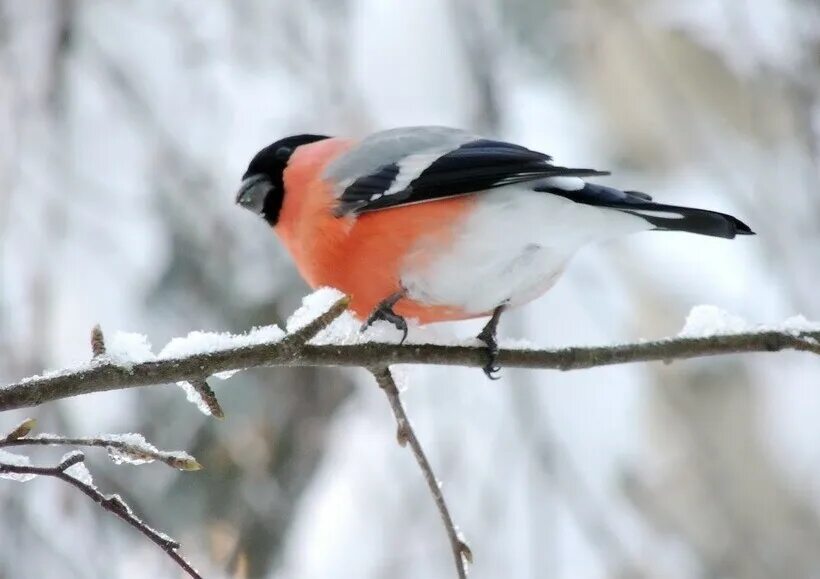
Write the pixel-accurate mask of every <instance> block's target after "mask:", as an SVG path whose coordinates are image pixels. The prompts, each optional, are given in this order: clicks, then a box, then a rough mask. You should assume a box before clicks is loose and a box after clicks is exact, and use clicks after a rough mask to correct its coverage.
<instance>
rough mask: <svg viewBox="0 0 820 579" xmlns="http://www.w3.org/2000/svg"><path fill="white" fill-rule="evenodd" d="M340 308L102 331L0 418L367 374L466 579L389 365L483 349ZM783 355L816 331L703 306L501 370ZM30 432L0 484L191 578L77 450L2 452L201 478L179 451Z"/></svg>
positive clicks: (306, 303)
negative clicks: (63, 495) (104, 453)
mask: <svg viewBox="0 0 820 579" xmlns="http://www.w3.org/2000/svg"><path fill="white" fill-rule="evenodd" d="M347 305H348V300H347V298H346V297H345V296H344V295H342V294H341V293H339V292H338V291H336V290H332V289H327V288H325V289H322V290H319V291H317V292H315V293H314V294H311V295H310V296H307V297H306V298H305V299H304V300H303V306H302V308H300V309H299V310H298V311H297V312H296V313H295V314H294V315H293V316H292V317H291V318H290V319H289V320H288V323H287V325H286V330H283V329H281V328H279V327H278V326H266V327H263V328H254V329H253V330H251V331H250V332H248V333H246V334H241V335H231V334H226V333H221V334H220V333H212V332H191V333H190V334H189V335H188V336H186V337H184V338H175V339H173V340H171V341H170V342H169V343H168V345H166V346H165V348H163V349H162V350H161V351H160V352H159V354H154V353H153V352H152V350H151V347H150V344H149V343H148V340H147V339H146V338H145V336H141V335H138V334H124V333H116V334H114V337H113V339H112V340H111V341H110V342H108V343H106V341H105V339H104V336H103V333H102V330H101V329H100V328H99V327H95V328H94V329H93V331H92V335H91V346H92V353H93V357H92V359H91V360H90V361H89V362H87V363H85V364H83V365H81V366H78V367H74V368H66V369H63V370H59V371H56V372H49V373H46V374H44V375H42V376H33V377H31V378H26V379H24V380H21V381H19V382H17V383H14V384H9V385H8V386H4V387H0V411H3V410H11V409H15V408H23V407H31V406H38V405H40V404H43V403H46V402H50V401H54V400H59V399H62V398H69V397H72V396H78V395H81V394H87V393H90V392H102V391H107V390H118V389H125V388H133V387H137V386H147V385H151V384H162V383H169V382H174V383H176V384H178V385H180V386H182V387H183V388H184V389H185V391H186V394H187V395H188V398H189V400H191V401H192V402H195V403H196V404H197V406H198V407H199V408H200V410H202V411H203V412H204V413H206V414H209V415H213V416H216V417H221V416H222V414H223V413H222V409H221V406H220V405H219V402H218V400H217V398H216V395H215V393H214V392H213V390H212V389H211V387H210V385H209V384H208V382H207V380H208V379H209V378H211V377H215V378H219V379H223V380H224V379H228V378H230V377H231V376H233V375H234V374H235V373H236V372H239V371H241V370H244V369H247V368H254V367H260V366H348V367H361V368H365V369H367V370H369V371H370V372H371V373H372V374H373V376H374V377H375V378H376V382H377V383H378V384H379V386H380V387H381V389H382V391H383V392H384V393H385V395H386V396H387V399H388V402H389V403H390V407H391V409H392V411H393V414H394V417H395V419H396V423H397V427H398V430H397V439H398V442H399V444H400V445H401V446H407V445H409V446H410V449H411V450H412V452H413V456H414V457H415V459H416V461H417V463H418V464H419V467H420V469H421V471H422V474H423V475H424V478H425V481H426V483H427V486H428V489H429V491H430V494H431V496H432V498H433V500H434V502H435V504H436V507H437V508H438V511H439V514H440V515H441V518H442V521H443V522H444V526H445V529H446V531H447V536H448V539H449V542H450V546H451V549H452V552H453V557H454V559H455V564H456V571H457V574H458V577H459V578H464V577H466V574H467V564H468V563H470V562H471V561H472V553H471V552H470V549H469V547H468V546H467V544H466V543H465V542H464V541H463V539H462V538H461V537H460V535H459V532H458V530H457V527H456V526H455V524H454V522H453V519H452V516H451V515H450V511H449V509H448V507H447V504H446V502H445V500H444V496H443V494H442V492H441V489H440V487H439V483H438V481H437V479H436V477H435V474H434V472H433V469H432V466H431V465H430V462H429V460H428V459H427V456H426V453H425V452H424V449H423V447H422V445H421V442H420V441H419V439H418V437H417V436H416V433H415V432H414V430H413V428H412V425H411V423H410V420H409V418H408V417H407V414H406V412H405V410H404V407H403V405H402V403H401V398H400V395H399V390H398V388H397V386H396V383H395V379H394V377H393V374H392V373H391V371H390V369H389V366H391V365H393V364H436V365H450V366H468V367H476V368H481V367H483V366H484V365H485V364H486V361H487V352H486V349H485V348H484V347H483V346H482V345H481V344H480V343H479V342H477V341H476V340H470V341H467V342H460V343H459V342H456V343H454V342H444V343H440V342H439V343H431V342H433V341H432V340H430V339H429V336H424V334H423V333H422V334H421V335H420V336H419V335H418V334H415V335H414V334H412V333H411V336H410V339H409V340H408V341H407V342H405V343H404V344H403V345H397V344H395V343H391V341H392V340H393V339H394V338H395V336H393V335H392V334H390V333H389V332H387V333H386V329H385V328H384V327H382V328H378V327H377V328H370V329H369V330H368V331H367V332H365V333H364V334H362V333H361V332H360V331H359V324H358V322H357V321H356V320H355V319H354V318H353V317H352V315H351V314H350V313H349V312H347ZM502 346H503V344H502ZM781 350H796V351H802V352H810V353H814V354H820V324H818V323H814V322H809V321H807V320H806V319H804V318H802V317H796V318H791V319H789V320H787V321H786V322H784V323H783V324H780V325H778V326H774V327H766V326H752V325H750V324H748V323H747V322H745V321H744V320H742V319H740V318H738V317H736V316H732V315H730V314H727V313H725V312H722V311H720V310H718V309H717V308H715V307H713V306H699V307H697V308H694V309H693V310H692V312H691V313H690V315H689V317H688V319H687V322H686V325H685V327H684V328H683V330H682V331H681V332H680V334H678V335H677V336H674V337H669V338H663V339H659V340H655V341H641V342H636V343H631V344H620V345H613V346H596V347H568V348H561V349H541V350H538V349H530V348H502V349H501V351H500V352H499V355H498V362H499V364H500V365H501V366H502V367H517V368H540V369H553V370H578V369H584V368H594V367H599V366H606V365H611V364H624V363H629V362H650V361H663V362H671V361H674V360H683V359H689V358H697V357H704V356H715V355H722V354H738V353H749V352H777V351H781ZM33 425H34V424H33V422H32V421H24V422H23V423H21V424H19V425H18V426H17V427H15V428H14V429H13V430H12V431H11V432H10V433H9V434H8V435H6V437H5V438H0V477H4V478H16V480H27V478H30V477H31V476H33V475H47V476H54V477H57V478H60V479H62V480H65V481H66V482H69V483H70V484H72V485H74V486H76V487H78V488H80V489H81V490H82V491H83V492H85V493H86V494H87V495H88V496H90V497H91V498H92V499H94V500H95V501H96V502H98V503H100V504H101V505H102V506H103V507H104V508H106V509H107V510H110V511H112V512H114V513H115V514H117V515H118V516H120V517H121V518H123V519H124V520H126V521H127V522H129V523H130V524H132V525H133V526H135V527H137V528H138V529H140V530H141V531H142V532H143V534H145V535H146V536H148V537H149V538H150V539H151V540H152V541H154V542H155V543H157V544H158V545H160V547H162V548H163V550H165V551H166V552H167V553H168V554H169V556H171V557H172V558H173V559H174V560H175V561H177V563H178V564H179V565H181V566H182V567H183V568H184V569H185V570H186V571H187V572H188V574H189V575H191V576H192V577H198V575H197V574H196V571H194V570H193V569H192V568H191V567H190V565H188V563H187V562H186V561H185V560H184V559H182V558H181V557H180V556H179V554H178V553H177V549H178V547H179V545H178V544H177V543H176V542H174V541H173V540H171V539H168V538H166V537H165V536H164V535H162V534H160V533H157V532H156V531H153V530H152V529H150V527H147V526H146V525H144V523H142V522H141V521H139V520H138V519H136V517H134V516H133V513H132V512H131V510H130V509H129V508H128V507H127V506H126V505H125V503H123V502H122V500H121V499H119V497H105V496H104V495H102V494H101V493H99V491H97V490H96V488H95V487H93V485H92V484H91V482H90V475H89V474H87V472H88V471H87V470H84V473H81V474H83V476H72V475H71V474H69V469H71V468H79V467H80V466H82V465H81V464H80V463H81V462H82V453H79V451H75V453H74V454H71V455H66V457H65V458H64V460H63V461H62V462H61V463H60V464H59V465H57V466H55V467H35V466H32V465H31V462H30V460H29V459H28V457H26V456H22V455H17V454H12V453H9V452H6V451H5V450H2V447H4V446H5V447H8V446H24V445H28V446H32V445H53V444H59V445H72V446H85V447H103V448H107V449H108V451H109V454H110V455H111V456H112V459H114V460H115V461H120V460H121V461H127V462H137V463H139V462H149V461H152V460H159V461H162V462H165V463H166V464H169V465H170V466H173V467H174V468H179V469H182V470H195V469H197V468H199V463H198V462H196V460H195V459H193V457H190V456H189V455H187V454H186V453H182V452H180V451H176V452H170V453H169V452H163V451H159V450H158V449H156V448H155V447H154V446H153V445H150V444H149V443H147V442H146V441H145V439H144V438H142V437H141V436H140V435H136V434H128V435H105V436H100V437H96V438H68V437H60V436H56V435H39V436H32V437H28V434H29V432H30V430H31V428H32V427H33ZM77 457H79V458H77ZM69 463H70V464H69ZM82 468H83V469H84V466H83V467H82ZM83 481H85V482H83Z"/></svg>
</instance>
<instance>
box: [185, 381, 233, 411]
mask: <svg viewBox="0 0 820 579" xmlns="http://www.w3.org/2000/svg"><path fill="white" fill-rule="evenodd" d="M233 373H235V372H233ZM233 373H230V374H229V373H228V372H221V373H220V374H221V375H228V376H231V375H233ZM177 386H179V387H180V388H182V391H183V392H185V398H186V399H187V400H188V402H190V403H191V404H193V405H194V406H196V407H197V408H198V409H199V411H200V412H201V413H202V414H204V415H205V416H213V413H212V412H211V408H210V406H208V403H207V402H205V400H204V399H203V398H202V396H200V395H199V392H197V391H196V388H194V387H193V386H192V385H191V383H190V382H188V381H186V380H182V381H180V382H177Z"/></svg>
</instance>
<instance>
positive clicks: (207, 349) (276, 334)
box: [157, 325, 285, 360]
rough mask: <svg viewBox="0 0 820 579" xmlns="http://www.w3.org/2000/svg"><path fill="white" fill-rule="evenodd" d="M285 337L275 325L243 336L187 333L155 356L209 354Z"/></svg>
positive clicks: (171, 356) (262, 327)
mask: <svg viewBox="0 0 820 579" xmlns="http://www.w3.org/2000/svg"><path fill="white" fill-rule="evenodd" d="M284 336H285V332H283V331H282V328H280V327H279V326H277V325H270V326H260V327H255V328H252V329H251V330H250V331H248V332H246V333H244V334H231V333H230V332H202V331H199V330H197V331H194V332H189V333H188V335H187V336H185V337H184V338H173V339H171V341H170V342H168V343H167V344H166V345H165V347H164V348H163V349H162V351H161V352H160V353H159V354H158V355H157V359H158V360H167V359H170V358H182V357H184V356H192V355H195V354H209V353H213V352H219V351H222V350H231V349H234V348H244V347H247V346H256V345H259V344H275V343H276V342H278V341H279V340H281V339H282V338H283V337H284Z"/></svg>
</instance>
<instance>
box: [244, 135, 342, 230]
mask: <svg viewBox="0 0 820 579" xmlns="http://www.w3.org/2000/svg"><path fill="white" fill-rule="evenodd" d="M327 138H329V137H326V136H324V135H293V136H291V137H286V138H284V139H280V140H278V141H276V142H275V143H271V144H270V145H268V146H267V147H265V148H264V149H262V150H261V151H259V152H258V153H256V155H254V157H253V159H252V160H251V162H250V164H249V165H248V170H247V171H245V174H244V175H243V176H242V179H243V180H244V179H247V178H248V177H251V176H253V175H264V176H265V177H266V178H267V179H268V181H270V183H271V185H272V187H271V189H270V191H269V192H268V194H267V195H266V196H265V202H264V205H263V208H262V217H263V218H264V219H265V221H267V222H268V223H269V224H270V225H271V226H274V225H276V223H277V222H278V221H279V212H280V211H281V210H282V203H283V201H284V199H285V183H284V176H283V175H284V172H285V169H286V168H287V166H288V161H289V160H290V157H291V155H292V154H293V152H294V151H295V150H296V147H299V146H301V145H306V144H308V143H314V142H316V141H322V140H324V139H327ZM294 194H297V195H298V194H299V193H298V192H294Z"/></svg>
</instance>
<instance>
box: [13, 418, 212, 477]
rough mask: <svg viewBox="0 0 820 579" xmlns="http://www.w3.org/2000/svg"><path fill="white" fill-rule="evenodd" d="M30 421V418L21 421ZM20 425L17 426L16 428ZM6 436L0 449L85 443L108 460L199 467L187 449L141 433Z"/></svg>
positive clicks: (185, 468)
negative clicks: (162, 446) (169, 447)
mask: <svg viewBox="0 0 820 579" xmlns="http://www.w3.org/2000/svg"><path fill="white" fill-rule="evenodd" d="M28 422H33V421H32V420H31V419H28V420H27V421H24V422H23V423H22V424H26V423H28ZM19 428H20V427H19V426H18V427H17V429H19ZM17 429H15V431H12V433H10V434H9V435H8V436H6V437H5V438H3V439H0V448H6V447H11V446H85V447H97V448H105V449H107V450H108V453H109V455H110V456H111V459H112V460H113V461H114V462H117V463H131V464H143V463H146V462H153V461H155V460H156V461H159V462H164V463H165V464H167V465H168V466H170V467H172V468H176V469H179V470H188V471H190V470H199V469H201V468H202V465H201V464H199V462H198V461H197V460H196V459H195V458H194V457H192V456H191V455H190V454H188V453H187V452H183V451H179V450H177V451H165V450H159V449H157V448H156V447H155V446H154V445H153V444H150V443H148V442H147V441H146V440H145V438H143V437H142V435H141V434H106V435H101V436H97V437H75V438H71V437H67V436H59V435H56V434H38V435H36V436H13V435H14V434H15V432H16V430H17Z"/></svg>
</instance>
